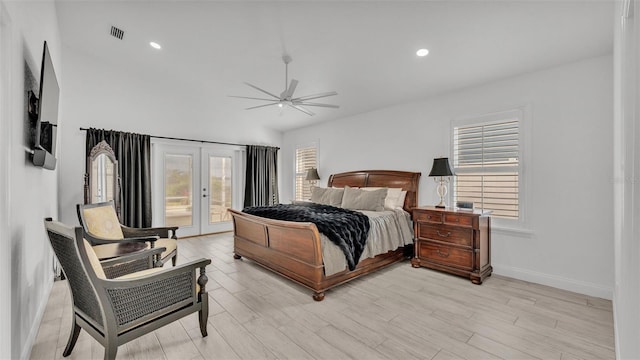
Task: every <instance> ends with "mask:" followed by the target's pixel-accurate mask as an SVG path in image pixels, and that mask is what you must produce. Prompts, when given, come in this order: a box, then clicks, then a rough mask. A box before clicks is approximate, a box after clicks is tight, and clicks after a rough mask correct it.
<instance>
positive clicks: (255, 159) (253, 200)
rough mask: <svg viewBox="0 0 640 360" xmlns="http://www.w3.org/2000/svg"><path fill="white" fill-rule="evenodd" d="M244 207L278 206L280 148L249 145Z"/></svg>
mask: <svg viewBox="0 0 640 360" xmlns="http://www.w3.org/2000/svg"><path fill="white" fill-rule="evenodd" d="M246 160H247V161H246V163H247V173H246V178H245V185H244V206H245V207H246V206H268V205H276V204H277V203H278V202H279V201H280V199H279V198H278V148H276V147H270V146H258V145H247V159H246Z"/></svg>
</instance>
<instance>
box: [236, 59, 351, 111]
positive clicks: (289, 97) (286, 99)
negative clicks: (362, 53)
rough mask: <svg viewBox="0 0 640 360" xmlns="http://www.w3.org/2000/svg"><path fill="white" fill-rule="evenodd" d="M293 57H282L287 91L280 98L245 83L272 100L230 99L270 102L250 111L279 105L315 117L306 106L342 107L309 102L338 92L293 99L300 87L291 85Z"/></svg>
mask: <svg viewBox="0 0 640 360" xmlns="http://www.w3.org/2000/svg"><path fill="white" fill-rule="evenodd" d="M291 60H292V59H291V56H289V55H283V56H282V61H283V62H284V66H285V75H284V86H285V89H284V91H283V92H281V93H280V96H277V95H275V94H272V93H270V92H268V91H266V90H263V89H261V88H259V87H257V86H255V85H253V84H249V83H248V82H245V84H247V85H249V86H251V87H252V88H254V89H256V90H258V91H260V92H262V93H265V94H267V95H269V96H271V98H268V99H265V98H256V97H248V96H236V95H229V97H235V98H240V99H252V100H261V101H268V103H266V104H262V105H258V106H252V107H248V108H246V109H245V110H250V109H257V108H261V107H265V106H272V105H278V107H280V108H282V107H284V106H285V105H286V106H289V107H292V108H294V109H296V110H298V111H301V112H303V113H305V114H307V115H310V116H313V115H315V114H314V113H313V112H312V111H310V110H309V109H306V108H305V106H317V107H326V108H333V109H337V108H339V107H340V106H338V105H333V104H322V103H317V102H309V100H315V99H320V98H325V97H329V96H334V95H338V93H337V92H335V91H329V92H325V93H320V94H313V95H307V96H299V97H293V92H294V91H295V90H296V86H298V80H296V79H291V83H289V63H290V62H291ZM287 84H289V87H287Z"/></svg>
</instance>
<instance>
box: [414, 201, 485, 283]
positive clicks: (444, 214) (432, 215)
mask: <svg viewBox="0 0 640 360" xmlns="http://www.w3.org/2000/svg"><path fill="white" fill-rule="evenodd" d="M489 213H490V212H482V211H480V210H473V211H471V210H457V209H454V208H447V209H441V208H436V207H434V206H426V207H417V208H414V209H413V229H414V233H415V238H416V239H415V251H414V257H413V259H411V266H413V267H415V268H417V267H420V266H424V267H427V268H430V269H436V270H441V271H446V272H448V273H451V274H456V275H460V276H464V277H468V278H469V279H470V280H471V282H473V283H474V284H482V281H483V280H484V279H485V278H486V277H488V276H490V275H491V271H492V270H493V268H492V267H491V218H490V217H489Z"/></svg>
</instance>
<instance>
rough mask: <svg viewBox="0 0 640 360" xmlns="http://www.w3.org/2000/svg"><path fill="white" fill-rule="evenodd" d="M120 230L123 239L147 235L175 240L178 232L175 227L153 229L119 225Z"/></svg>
mask: <svg viewBox="0 0 640 360" xmlns="http://www.w3.org/2000/svg"><path fill="white" fill-rule="evenodd" d="M120 227H121V228H122V233H123V234H124V236H125V237H129V236H148V235H156V236H159V237H161V238H164V239H169V238H171V239H177V238H178V237H177V235H176V232H177V231H178V227H177V226H161V227H153V228H132V227H128V226H124V225H120Z"/></svg>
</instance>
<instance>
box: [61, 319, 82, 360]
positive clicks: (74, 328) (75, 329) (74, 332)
mask: <svg viewBox="0 0 640 360" xmlns="http://www.w3.org/2000/svg"><path fill="white" fill-rule="evenodd" d="M78 335H80V325H78V323H76V315H75V314H74V315H73V323H72V324H71V334H69V341H67V347H65V348H64V352H63V353H62V356H64V357H67V356H69V355H71V352H72V351H73V347H74V346H76V341H78Z"/></svg>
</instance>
